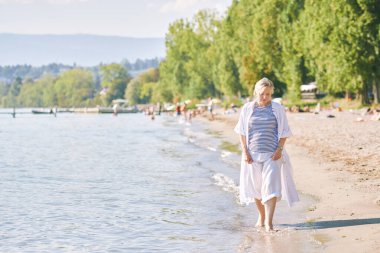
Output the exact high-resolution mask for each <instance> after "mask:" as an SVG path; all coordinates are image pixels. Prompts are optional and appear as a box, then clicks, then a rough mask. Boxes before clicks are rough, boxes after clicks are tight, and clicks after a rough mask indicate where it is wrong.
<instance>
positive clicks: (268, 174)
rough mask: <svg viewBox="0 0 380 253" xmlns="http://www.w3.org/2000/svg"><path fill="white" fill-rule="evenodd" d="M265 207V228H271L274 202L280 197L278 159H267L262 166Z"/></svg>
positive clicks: (274, 207) (279, 167) (268, 229)
mask: <svg viewBox="0 0 380 253" xmlns="http://www.w3.org/2000/svg"><path fill="white" fill-rule="evenodd" d="M262 192H263V193H264V194H263V199H262V201H263V202H264V207H265V228H266V230H267V231H270V230H273V216H274V212H275V209H276V203H277V201H278V200H280V199H281V166H280V163H279V162H278V161H273V160H272V159H268V160H266V161H265V162H264V166H263V189H262Z"/></svg>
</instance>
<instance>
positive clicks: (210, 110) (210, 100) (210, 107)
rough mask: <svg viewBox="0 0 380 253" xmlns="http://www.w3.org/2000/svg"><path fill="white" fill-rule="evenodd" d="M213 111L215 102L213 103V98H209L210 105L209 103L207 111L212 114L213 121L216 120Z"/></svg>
mask: <svg viewBox="0 0 380 253" xmlns="http://www.w3.org/2000/svg"><path fill="white" fill-rule="evenodd" d="M213 109H214V102H213V101H212V97H209V98H208V103H207V110H208V111H209V113H210V117H211V120H214V114H213V112H212V111H213Z"/></svg>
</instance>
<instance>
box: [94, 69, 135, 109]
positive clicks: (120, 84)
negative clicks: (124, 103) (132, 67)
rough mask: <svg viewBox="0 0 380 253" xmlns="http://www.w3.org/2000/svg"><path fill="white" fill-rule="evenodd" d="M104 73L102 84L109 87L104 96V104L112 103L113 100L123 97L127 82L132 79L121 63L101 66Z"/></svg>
mask: <svg viewBox="0 0 380 253" xmlns="http://www.w3.org/2000/svg"><path fill="white" fill-rule="evenodd" d="M100 72H101V75H102V82H101V85H102V87H103V88H107V93H106V94H105V96H104V98H103V99H104V104H105V105H109V104H111V102H112V100H114V99H118V98H123V97H124V94H125V90H126V88H127V83H128V82H129V81H130V77H129V75H128V71H127V70H126V69H125V68H124V67H123V66H122V65H120V64H116V63H113V64H109V65H104V66H101V67H100Z"/></svg>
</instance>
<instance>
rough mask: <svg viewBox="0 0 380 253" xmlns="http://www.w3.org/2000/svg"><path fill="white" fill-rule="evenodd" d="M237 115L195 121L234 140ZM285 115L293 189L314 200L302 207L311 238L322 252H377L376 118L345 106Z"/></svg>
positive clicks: (379, 172) (379, 171) (379, 135)
mask: <svg viewBox="0 0 380 253" xmlns="http://www.w3.org/2000/svg"><path fill="white" fill-rule="evenodd" d="M238 114H239V113H235V114H228V115H224V114H223V113H222V111H219V112H217V114H216V117H215V118H216V119H215V120H213V121H210V120H207V117H197V118H196V119H195V120H201V121H204V122H207V124H208V126H209V128H210V130H212V131H217V132H220V133H222V138H223V139H224V140H225V141H226V142H229V143H231V144H234V145H237V144H238V143H239V139H238V136H237V135H236V134H235V133H234V132H233V127H234V126H235V124H236V122H237V118H238ZM328 115H333V116H335V117H331V116H330V117H328ZM287 116H288V120H289V124H290V127H291V129H292V132H293V135H294V136H293V137H291V138H290V139H289V140H288V141H287V143H286V148H287V151H288V153H289V154H290V157H291V161H292V163H293V166H294V178H295V182H296V185H297V189H298V191H299V192H300V193H301V194H303V195H306V196H309V197H310V198H312V199H313V200H314V201H313V204H312V205H311V206H309V207H308V208H307V210H305V211H304V212H305V217H307V218H306V219H305V223H307V224H310V225H311V227H312V229H310V234H311V238H312V240H314V241H315V242H316V243H317V244H319V245H320V247H321V249H323V252H378V249H379V248H380V180H379V179H380V152H379V150H380V122H379V121H373V120H371V119H370V118H371V117H370V116H362V115H360V114H359V113H355V112H348V111H343V112H336V111H322V112H320V113H319V114H313V113H289V112H288V113H287ZM359 118H360V121H358V119H359ZM290 211H291V209H290Z"/></svg>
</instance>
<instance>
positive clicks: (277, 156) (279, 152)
mask: <svg viewBox="0 0 380 253" xmlns="http://www.w3.org/2000/svg"><path fill="white" fill-rule="evenodd" d="M281 156H282V150H281V149H276V151H274V153H273V155H272V160H273V161H276V160H278V159H280V158H281Z"/></svg>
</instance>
